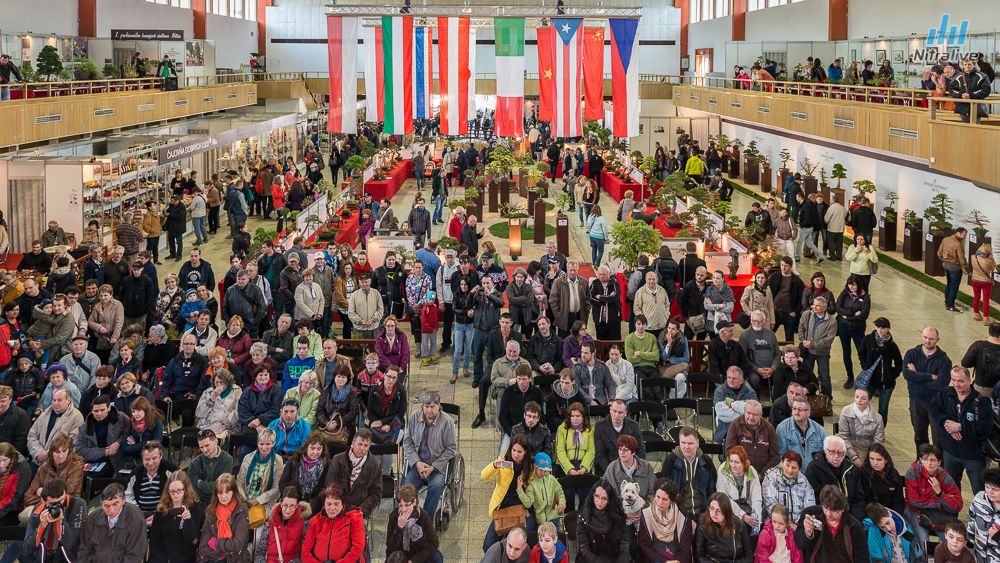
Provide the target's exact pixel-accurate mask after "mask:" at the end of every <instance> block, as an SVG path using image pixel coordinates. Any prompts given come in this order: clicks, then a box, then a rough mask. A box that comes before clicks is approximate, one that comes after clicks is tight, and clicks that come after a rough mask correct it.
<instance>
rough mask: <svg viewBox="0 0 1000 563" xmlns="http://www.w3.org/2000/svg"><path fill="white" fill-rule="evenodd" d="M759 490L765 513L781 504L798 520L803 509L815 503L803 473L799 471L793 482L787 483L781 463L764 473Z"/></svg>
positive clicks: (814, 496)
mask: <svg viewBox="0 0 1000 563" xmlns="http://www.w3.org/2000/svg"><path fill="white" fill-rule="evenodd" d="M761 490H762V491H763V500H764V514H765V515H767V514H771V507H773V506H774V505H776V504H781V505H783V506H784V507H785V508H787V509H788V512H789V513H791V515H792V520H798V519H799V515H800V514H801V513H802V511H803V510H804V509H806V508H808V507H810V506H813V505H815V504H816V494H815V493H814V492H813V488H812V486H811V485H810V484H809V481H808V480H807V479H806V476H805V474H804V473H802V472H799V474H798V475H797V476H796V477H795V482H794V483H792V484H791V485H788V484H786V483H785V477H784V475H783V474H782V472H781V465H777V466H775V467H772V468H771V469H769V470H768V471H767V473H765V474H764V479H763V481H762V482H761ZM789 530H791V528H789Z"/></svg>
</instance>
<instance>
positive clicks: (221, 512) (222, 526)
mask: <svg viewBox="0 0 1000 563" xmlns="http://www.w3.org/2000/svg"><path fill="white" fill-rule="evenodd" d="M234 510H236V499H235V498H234V499H233V500H231V501H229V504H228V505H227V504H218V505H216V507H215V525H216V526H218V528H219V533H218V535H217V536H216V537H218V538H219V539H230V538H232V537H233V530H232V529H231V528H230V527H229V517H230V516H232V515H233V511H234Z"/></svg>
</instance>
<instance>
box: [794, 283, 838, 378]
mask: <svg viewBox="0 0 1000 563" xmlns="http://www.w3.org/2000/svg"><path fill="white" fill-rule="evenodd" d="M804 316H805V318H803V319H802V322H801V323H800V324H799V343H800V344H801V345H802V347H803V348H805V349H806V350H807V351H808V352H809V355H808V356H807V357H806V358H803V359H804V360H805V364H806V369H808V370H810V371H813V367H814V366H815V368H816V369H815V373H816V375H817V377H819V389H820V393H822V394H824V395H826V396H827V397H830V396H832V393H833V389H832V387H831V383H830V348H831V347H832V346H833V341H834V339H835V338H836V337H837V321H836V319H834V318H833V317H831V316H830V314H829V313H828V312H827V302H826V298H824V297H817V298H816V299H813V304H812V311H811V312H809V313H805V314H804Z"/></svg>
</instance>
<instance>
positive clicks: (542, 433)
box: [510, 403, 552, 457]
mask: <svg viewBox="0 0 1000 563" xmlns="http://www.w3.org/2000/svg"><path fill="white" fill-rule="evenodd" d="M539 405H541V403H539ZM518 434H524V437H525V438H527V439H528V444H530V445H531V451H532V452H533V453H536V454H537V453H539V452H544V453H545V454H547V455H548V456H549V457H552V433H551V432H549V429H548V428H547V427H546V426H545V423H544V422H542V421H541V420H539V421H538V424H536V425H535V426H534V427H532V428H527V427H526V426H525V425H524V420H521V422H519V423H518V424H515V425H514V427H513V428H511V429H510V435H511V436H517V435H518Z"/></svg>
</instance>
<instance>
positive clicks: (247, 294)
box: [222, 254, 329, 338]
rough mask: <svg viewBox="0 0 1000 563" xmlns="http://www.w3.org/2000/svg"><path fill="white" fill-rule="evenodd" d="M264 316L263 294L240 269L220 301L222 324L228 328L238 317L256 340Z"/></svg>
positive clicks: (265, 308)
mask: <svg viewBox="0 0 1000 563" xmlns="http://www.w3.org/2000/svg"><path fill="white" fill-rule="evenodd" d="M319 256H322V254H320V255H319ZM327 269H328V270H329V268H327ZM266 314H267V304H266V302H265V301H264V294H263V293H262V292H261V291H260V288H259V287H257V286H256V285H254V284H252V283H250V274H249V272H247V270H246V269H245V268H240V269H239V271H237V272H236V284H235V285H233V286H231V287H230V288H229V291H226V296H225V298H223V300H222V322H223V324H224V325H225V326H229V319H231V318H232V317H234V316H239V317H240V318H241V319H243V325H244V326H245V327H246V329H247V331H248V332H249V333H250V338H257V335H258V329H259V325H260V322H261V320H263V318H264V315H266Z"/></svg>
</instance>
